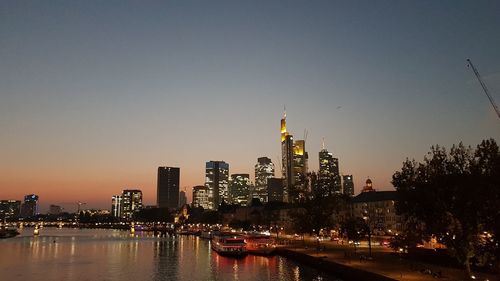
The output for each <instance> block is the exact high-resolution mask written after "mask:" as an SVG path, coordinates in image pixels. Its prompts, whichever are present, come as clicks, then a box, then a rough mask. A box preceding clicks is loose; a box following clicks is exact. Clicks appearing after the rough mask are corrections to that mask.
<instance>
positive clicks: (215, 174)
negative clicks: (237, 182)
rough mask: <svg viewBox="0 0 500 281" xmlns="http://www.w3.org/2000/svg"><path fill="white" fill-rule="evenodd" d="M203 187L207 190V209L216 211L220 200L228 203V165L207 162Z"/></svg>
mask: <svg viewBox="0 0 500 281" xmlns="http://www.w3.org/2000/svg"><path fill="white" fill-rule="evenodd" d="M205 186H206V187H207V189H208V207H209V209H211V210H217V209H218V208H219V205H220V204H221V202H222V200H224V202H226V203H228V202H229V164H228V163H226V162H224V161H209V162H207V163H206V165H205Z"/></svg>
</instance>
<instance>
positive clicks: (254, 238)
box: [245, 234, 276, 256]
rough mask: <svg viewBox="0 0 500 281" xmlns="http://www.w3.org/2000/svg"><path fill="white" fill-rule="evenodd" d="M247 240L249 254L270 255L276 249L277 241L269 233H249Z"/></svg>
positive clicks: (246, 236)
mask: <svg viewBox="0 0 500 281" xmlns="http://www.w3.org/2000/svg"><path fill="white" fill-rule="evenodd" d="M245 242H246V246H247V251H248V253H249V254H253V255H263V256H269V255H272V254H274V252H275V250H276V242H275V241H274V239H273V238H271V237H270V236H269V235H265V234H247V235H245Z"/></svg>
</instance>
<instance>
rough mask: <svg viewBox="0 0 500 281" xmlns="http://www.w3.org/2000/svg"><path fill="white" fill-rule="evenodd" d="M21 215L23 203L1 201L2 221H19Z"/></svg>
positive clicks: (0, 215)
mask: <svg viewBox="0 0 500 281" xmlns="http://www.w3.org/2000/svg"><path fill="white" fill-rule="evenodd" d="M20 214H21V201H19V200H0V220H4V219H5V220H10V219H17V218H19V216H20Z"/></svg>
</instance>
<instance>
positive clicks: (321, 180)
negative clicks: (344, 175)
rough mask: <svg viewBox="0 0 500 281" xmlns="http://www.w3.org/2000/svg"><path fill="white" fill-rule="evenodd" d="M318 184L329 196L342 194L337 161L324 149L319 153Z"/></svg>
mask: <svg viewBox="0 0 500 281" xmlns="http://www.w3.org/2000/svg"><path fill="white" fill-rule="evenodd" d="M318 184H319V185H320V187H321V188H322V189H324V190H325V191H326V192H327V193H329V194H340V193H342V187H341V183H340V173H339V160H338V159H337V158H334V157H333V154H332V153H330V152H328V150H326V149H325V148H324V147H323V149H322V150H321V151H320V152H319V172H318Z"/></svg>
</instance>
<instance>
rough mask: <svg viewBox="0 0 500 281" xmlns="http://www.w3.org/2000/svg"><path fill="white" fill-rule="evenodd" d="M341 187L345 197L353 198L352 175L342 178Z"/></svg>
mask: <svg viewBox="0 0 500 281" xmlns="http://www.w3.org/2000/svg"><path fill="white" fill-rule="evenodd" d="M342 187H343V189H344V194H345V195H348V196H354V181H353V179H352V175H344V176H342Z"/></svg>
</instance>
